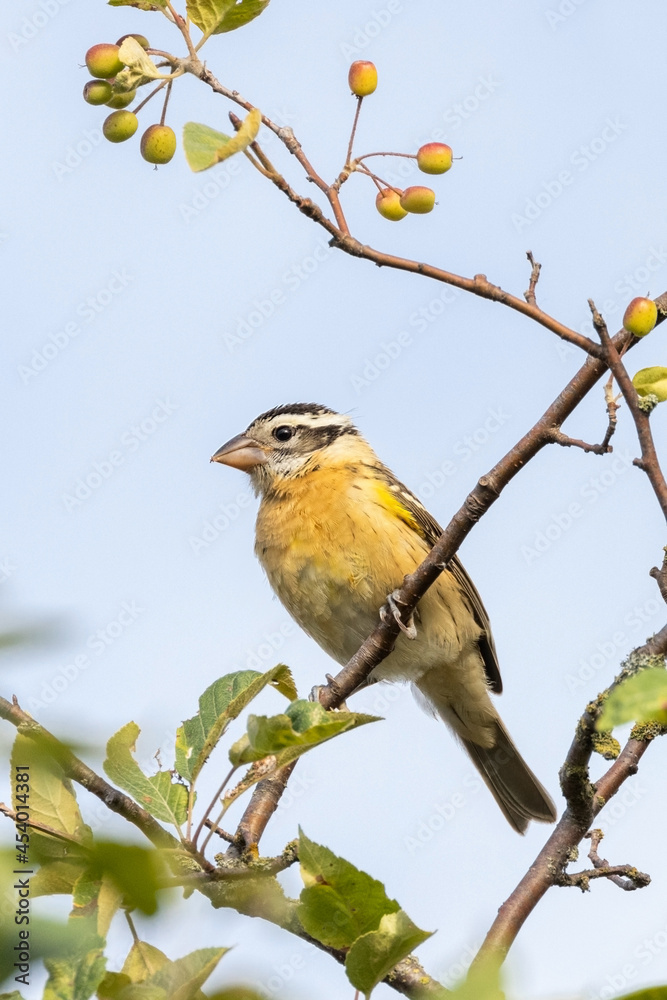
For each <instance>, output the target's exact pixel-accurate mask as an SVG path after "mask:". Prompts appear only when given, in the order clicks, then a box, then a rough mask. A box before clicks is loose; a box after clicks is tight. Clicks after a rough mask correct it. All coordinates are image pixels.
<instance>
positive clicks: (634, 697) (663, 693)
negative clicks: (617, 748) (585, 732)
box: [595, 667, 667, 732]
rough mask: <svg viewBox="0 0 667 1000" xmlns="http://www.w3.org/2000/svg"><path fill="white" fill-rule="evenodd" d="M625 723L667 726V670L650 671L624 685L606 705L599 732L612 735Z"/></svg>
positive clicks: (652, 669)
mask: <svg viewBox="0 0 667 1000" xmlns="http://www.w3.org/2000/svg"><path fill="white" fill-rule="evenodd" d="M624 722H639V723H641V722H658V723H660V724H661V725H665V724H666V723H667V670H664V669H663V668H662V667H650V668H649V669H647V670H642V671H641V673H638V674H634V675H633V676H632V677H628V678H627V680H624V681H622V682H621V684H619V685H618V687H617V688H614V690H613V691H612V692H611V694H610V695H609V697H608V698H607V700H606V702H605V703H604V708H603V710H602V713H601V715H600V716H599V718H598V719H597V721H596V723H595V728H596V729H598V730H600V731H602V732H604V731H609V730H611V729H613V728H614V727H615V726H621V725H623V723H624Z"/></svg>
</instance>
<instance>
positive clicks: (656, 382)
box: [632, 366, 667, 403]
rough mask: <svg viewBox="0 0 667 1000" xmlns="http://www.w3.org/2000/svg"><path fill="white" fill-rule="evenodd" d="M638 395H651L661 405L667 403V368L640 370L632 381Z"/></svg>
mask: <svg viewBox="0 0 667 1000" xmlns="http://www.w3.org/2000/svg"><path fill="white" fill-rule="evenodd" d="M632 384H633V385H634V387H635V389H636V390H637V393H638V395H640V396H648V395H649V394H650V393H653V395H654V396H657V397H658V399H659V400H660V402H661V403H664V402H666V401H667V368H660V367H659V366H658V367H655V368H642V369H641V370H640V371H638V372H637V374H636V375H635V376H634V378H633V379H632Z"/></svg>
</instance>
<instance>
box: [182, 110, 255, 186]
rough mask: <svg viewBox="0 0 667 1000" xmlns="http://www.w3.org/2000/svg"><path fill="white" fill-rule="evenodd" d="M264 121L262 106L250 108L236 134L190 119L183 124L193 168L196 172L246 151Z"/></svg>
mask: <svg viewBox="0 0 667 1000" xmlns="http://www.w3.org/2000/svg"><path fill="white" fill-rule="evenodd" d="M261 123H262V113H261V111H259V109H258V108H253V109H252V111H249V112H248V114H247V115H246V117H245V118H244V120H243V123H242V124H241V127H240V128H239V130H238V132H236V134H235V135H234V136H229V135H225V134H224V132H216V131H215V129H212V128H209V127H208V125H201V124H199V123H198V122H186V123H185V125H184V126H183V149H184V151H185V158H186V160H187V161H188V166H189V167H190V170H193V171H194V172H195V173H198V172H199V171H201V170H208V169H209V167H214V166H215V165H216V163H221V162H222V161H223V160H226V159H228V158H229V157H230V156H233V155H234V153H241V152H243V150H244V149H247V148H248V146H249V145H250V143H251V142H254V140H255V139H256V138H257V133H258V132H259V126H260V125H261Z"/></svg>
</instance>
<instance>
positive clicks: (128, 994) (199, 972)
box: [118, 948, 229, 1000]
mask: <svg viewBox="0 0 667 1000" xmlns="http://www.w3.org/2000/svg"><path fill="white" fill-rule="evenodd" d="M155 950H157V949H155ZM227 951H229V948H200V949H199V950H198V951H193V952H190V954H189V955H185V956H184V957H183V958H177V959H176V960H175V961H174V962H171V961H169V960H167V961H166V962H164V963H163V965H162V966H161V967H160V968H159V969H157V970H156V971H155V972H153V973H151V975H150V976H147V977H146V978H145V979H144V980H143V981H142V982H141V984H140V985H135V984H133V985H132V986H127V987H126V988H125V989H124V990H122V991H121V992H120V993H119V994H118V1000H131V998H132V997H137V998H138V997H140V996H145V997H146V998H149V997H151V996H152V994H153V991H155V992H156V995H159V994H164V996H165V997H169V1000H195V998H196V997H197V996H198V995H199V991H200V990H201V988H202V986H203V984H204V983H205V982H206V980H207V979H208V977H209V976H210V975H211V973H212V972H213V971H214V970H215V968H216V966H217V964H218V962H219V961H220V959H221V958H222V956H223V955H224V954H225V953H226V952H227Z"/></svg>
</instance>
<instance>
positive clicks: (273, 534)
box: [211, 403, 556, 833]
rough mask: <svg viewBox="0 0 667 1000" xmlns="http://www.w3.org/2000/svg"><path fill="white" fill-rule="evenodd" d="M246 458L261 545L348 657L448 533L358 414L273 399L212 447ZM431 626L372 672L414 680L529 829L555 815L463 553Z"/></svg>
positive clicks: (275, 579) (279, 583)
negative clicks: (505, 709) (515, 727)
mask: <svg viewBox="0 0 667 1000" xmlns="http://www.w3.org/2000/svg"><path fill="white" fill-rule="evenodd" d="M211 461H215V462H221V463H222V464H223V465H229V466H232V467H233V468H235V469H242V470H243V471H244V472H247V473H248V474H249V475H250V479H251V481H252V485H253V487H254V490H255V493H257V494H259V495H260V496H261V502H260V506H259V513H258V515H257V527H256V540H255V552H256V554H257V557H258V559H259V561H260V562H261V564H262V566H263V567H264V570H265V571H266V574H267V576H268V578H269V582H270V583H271V586H272V587H273V589H274V590H275V592H276V594H277V595H278V597H279V598H280V600H281V601H282V603H283V604H284V605H285V607H286V608H287V610H288V611H289V613H290V614H291V615H292V617H293V618H295V619H296V621H297V622H298V623H299V625H300V626H301V628H302V629H304V631H305V632H307V633H308V635H310V636H312V638H313V639H315V641H316V642H318V643H319V644H320V646H321V647H322V648H323V649H324V650H326V652H327V653H329V655H330V656H332V657H333V658H334V660H336V661H337V662H338V663H346V662H347V661H348V660H349V659H350V657H351V656H352V655H353V654H354V653H355V652H356V651H357V649H358V648H359V646H360V645H361V644H362V642H363V641H364V639H366V637H367V636H368V635H369V634H370V633H371V632H372V630H373V628H374V627H375V625H376V624H377V621H378V612H379V609H380V608H381V607H382V606H383V605H384V604H385V602H386V600H387V595H389V594H391V592H392V591H393V590H394V589H395V588H396V587H398V586H400V584H401V582H402V580H403V577H404V576H405V575H406V574H407V573H411V572H412V571H413V570H414V569H416V567H417V566H418V565H419V564H420V563H421V562H422V561H423V560H424V558H425V557H426V555H427V554H428V552H429V550H430V549H431V548H432V547H433V545H434V544H435V542H436V540H437V538H438V537H439V536H440V534H441V533H442V529H441V528H440V527H439V525H438V524H437V522H436V521H435V520H434V519H433V518H432V517H431V515H430V514H429V513H428V511H427V510H426V509H425V507H424V506H423V505H422V504H421V503H420V501H419V500H418V499H417V498H416V497H415V496H414V495H413V494H412V493H411V492H410V490H408V489H407V488H406V487H405V486H404V485H403V484H402V483H400V482H399V481H398V479H397V478H396V477H395V476H394V474H393V473H392V472H391V471H390V470H389V469H388V468H387V467H386V466H385V465H383V464H382V462H381V461H380V459H379V458H378V457H377V455H376V454H375V452H374V451H373V449H372V448H371V446H370V445H369V444H368V443H367V442H366V441H365V440H364V438H363V437H362V436H361V435H360V434H359V431H358V430H357V429H356V427H355V426H354V424H353V423H352V421H351V420H350V418H349V417H347V416H344V415H342V414H340V413H335V412H334V411H333V410H330V409H328V408H327V407H326V406H320V405H318V404H316V403H294V404H291V405H287V406H278V407H276V408H275V409H273V410H268V411H267V412H266V413H263V414H262V415H261V416H259V417H257V419H256V420H254V421H253V422H252V423H251V424H250V426H249V427H248V429H247V430H246V431H244V432H243V434H239V435H237V436H236V437H234V438H232V439H231V440H230V441H228V442H227V444H225V445H223V446H222V448H220V449H219V451H217V452H216V453H215V455H214V456H213V458H212V459H211ZM415 618H416V621H417V637H416V639H415V640H414V641H411V640H410V639H408V637H407V636H406V635H403V634H401V635H399V636H398V639H397V640H396V646H395V648H394V650H393V651H392V652H391V653H390V654H389V656H388V657H387V658H386V659H385V660H383V661H382V663H380V664H378V666H377V667H376V668H375V669H374V671H373V672H372V674H371V677H370V680H371V681H376V680H388V681H410V682H411V683H412V685H413V689H414V690H415V693H416V695H417V696H418V698H419V700H420V701H421V702H423V703H426V705H427V706H428V708H429V709H430V711H431V712H432V713H433V714H435V715H438V716H440V718H441V719H443V721H444V722H446V723H447V725H448V726H450V727H451V728H452V729H453V730H454V733H455V734H456V735H457V736H458V737H459V739H460V740H461V742H462V743H463V746H464V747H465V749H466V750H467V752H468V753H469V755H470V757H471V759H472V761H473V763H474V764H475V766H476V767H477V768H478V770H479V772H480V774H481V775H482V777H483V779H484V781H485V782H486V784H487V785H488V787H489V789H490V790H491V792H492V794H493V796H494V798H495V800H496V802H497V803H498V805H499V806H500V808H501V809H502V811H503V813H504V815H505V817H506V818H507V819H508V821H509V822H510V824H511V825H512V826H513V827H514V829H515V830H517V831H518V832H519V833H523V832H524V831H525V829H526V827H527V826H528V822H529V821H530V820H531V819H536V820H542V821H543V822H547V823H550V822H553V820H554V819H555V818H556V810H555V808H554V804H553V802H552V801H551V799H550V798H549V795H548V794H547V792H546V791H545V790H544V788H543V787H542V785H541V784H540V782H539V781H538V780H537V778H536V777H535V775H534V774H533V772H532V771H531V770H530V768H529V767H528V765H527V764H526V763H525V761H524V760H523V759H522V757H521V755H520V754H519V752H518V750H517V749H516V747H515V746H514V744H513V742H512V740H511V738H510V736H509V734H508V732H507V730H506V729H505V727H504V725H503V723H502V721H501V719H500V717H499V715H498V712H497V711H496V709H495V706H494V705H493V704H492V702H491V699H490V697H489V691H494V692H496V693H499V692H500V691H501V690H502V683H501V680H500V671H499V669H498V660H497V655H496V649H495V645H494V641H493V636H492V635H491V628H490V625H489V619H488V616H487V613H486V611H485V609H484V605H483V604H482V600H481V598H480V596H479V594H478V593H477V590H476V588H475V586H474V584H473V582H472V580H471V579H470V577H469V576H468V574H467V573H466V571H465V570H464V568H463V566H462V565H461V563H460V562H459V560H458V558H457V557H455V558H454V559H452V560H451V562H450V563H449V564H448V566H447V569H446V570H445V571H444V572H443V573H442V574H441V575H440V576H439V578H438V579H437V580H436V582H435V583H434V584H433V586H432V587H431V588H430V589H429V590H428V591H427V592H426V594H425V595H424V597H422V599H421V600H420V602H419V605H418V608H417V611H416V612H415Z"/></svg>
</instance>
